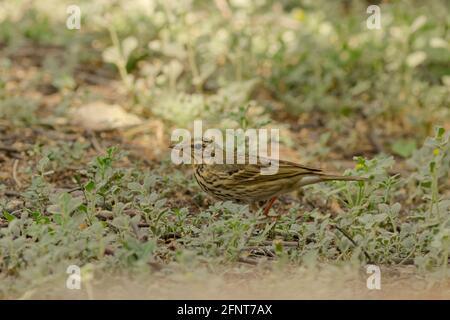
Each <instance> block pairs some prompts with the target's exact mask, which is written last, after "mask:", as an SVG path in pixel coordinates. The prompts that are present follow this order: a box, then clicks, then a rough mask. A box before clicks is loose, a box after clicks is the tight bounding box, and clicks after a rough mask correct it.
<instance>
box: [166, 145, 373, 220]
mask: <svg viewBox="0 0 450 320" xmlns="http://www.w3.org/2000/svg"><path fill="white" fill-rule="evenodd" d="M211 144H214V142H213V141H212V140H209V139H202V140H200V141H195V142H192V143H191V145H190V146H189V147H190V148H191V149H190V150H194V149H196V150H201V151H202V152H203V150H205V149H206V148H207V147H212V150H214V151H213V152H212V153H211V155H212V156H214V153H215V152H224V155H225V151H224V150H223V149H221V148H220V147H219V146H218V145H211ZM179 146H180V145H173V144H172V145H171V148H172V149H179ZM177 147H178V148H177ZM184 147H185V146H184ZM235 150H236V149H235ZM195 154H196V153H195V152H191V159H192V161H191V163H192V166H193V171H194V177H195V180H196V181H197V183H198V185H199V186H200V188H201V189H202V190H203V191H204V192H206V193H207V194H209V195H211V196H212V197H213V198H216V199H218V200H222V201H232V202H235V203H246V204H250V205H255V204H256V203H258V202H260V201H266V205H265V208H264V211H263V213H264V215H265V216H268V215H269V211H270V209H271V207H272V205H273V204H274V202H275V201H276V199H277V198H278V197H279V196H280V195H282V194H286V193H289V192H292V191H294V190H297V189H299V188H302V187H304V186H306V185H310V184H315V183H319V182H324V181H365V180H366V179H365V178H363V177H358V176H344V175H335V174H331V173H327V172H324V171H323V170H322V169H319V168H314V167H311V166H305V165H302V164H298V163H295V162H291V161H286V160H281V159H280V160H278V171H277V172H276V173H275V174H270V175H263V174H261V169H263V168H267V167H268V166H269V165H270V161H272V160H273V159H270V158H266V159H263V158H260V157H258V159H257V160H256V163H253V164H252V163H249V162H250V161H249V156H248V154H246V161H245V163H244V164H238V163H235V164H227V163H224V164H216V163H205V161H198V159H197V161H196V159H195ZM201 154H202V153H201ZM223 159H225V156H224V157H223Z"/></svg>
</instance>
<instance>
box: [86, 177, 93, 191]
mask: <svg viewBox="0 0 450 320" xmlns="http://www.w3.org/2000/svg"><path fill="white" fill-rule="evenodd" d="M84 189H85V190H86V191H88V192H91V191H92V190H94V189H95V182H94V181H92V180H91V181H89V182H88V183H86V184H85V185H84Z"/></svg>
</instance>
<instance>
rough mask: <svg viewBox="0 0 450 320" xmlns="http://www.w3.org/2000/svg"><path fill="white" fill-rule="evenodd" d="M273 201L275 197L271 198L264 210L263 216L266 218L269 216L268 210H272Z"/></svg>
mask: <svg viewBox="0 0 450 320" xmlns="http://www.w3.org/2000/svg"><path fill="white" fill-rule="evenodd" d="M275 200H277V197H272V198H271V199H270V200H269V201H268V202H267V205H266V208H265V209H264V215H265V216H268V215H269V210H270V208H272V205H273V203H274V202H275Z"/></svg>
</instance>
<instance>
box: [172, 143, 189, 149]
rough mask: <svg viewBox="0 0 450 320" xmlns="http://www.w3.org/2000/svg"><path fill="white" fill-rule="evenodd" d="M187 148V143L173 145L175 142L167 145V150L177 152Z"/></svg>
mask: <svg viewBox="0 0 450 320" xmlns="http://www.w3.org/2000/svg"><path fill="white" fill-rule="evenodd" d="M188 147H189V144H188V143H184V144H183V143H180V142H178V143H175V142H171V143H170V144H169V149H177V150H181V149H185V148H188Z"/></svg>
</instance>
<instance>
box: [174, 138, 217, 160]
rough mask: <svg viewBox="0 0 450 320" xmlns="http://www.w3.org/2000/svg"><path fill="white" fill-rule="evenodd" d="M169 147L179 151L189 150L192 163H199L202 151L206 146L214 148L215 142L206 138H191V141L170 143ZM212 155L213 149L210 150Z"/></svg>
mask: <svg viewBox="0 0 450 320" xmlns="http://www.w3.org/2000/svg"><path fill="white" fill-rule="evenodd" d="M169 148H171V149H173V150H177V151H179V152H181V151H183V152H189V153H190V156H191V160H192V163H201V162H202V161H201V159H202V157H203V152H204V151H205V150H206V149H207V148H213V149H215V143H214V140H212V139H207V138H203V139H202V140H194V139H192V140H191V141H184V142H178V143H171V144H170V146H169ZM212 156H214V151H212Z"/></svg>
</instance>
